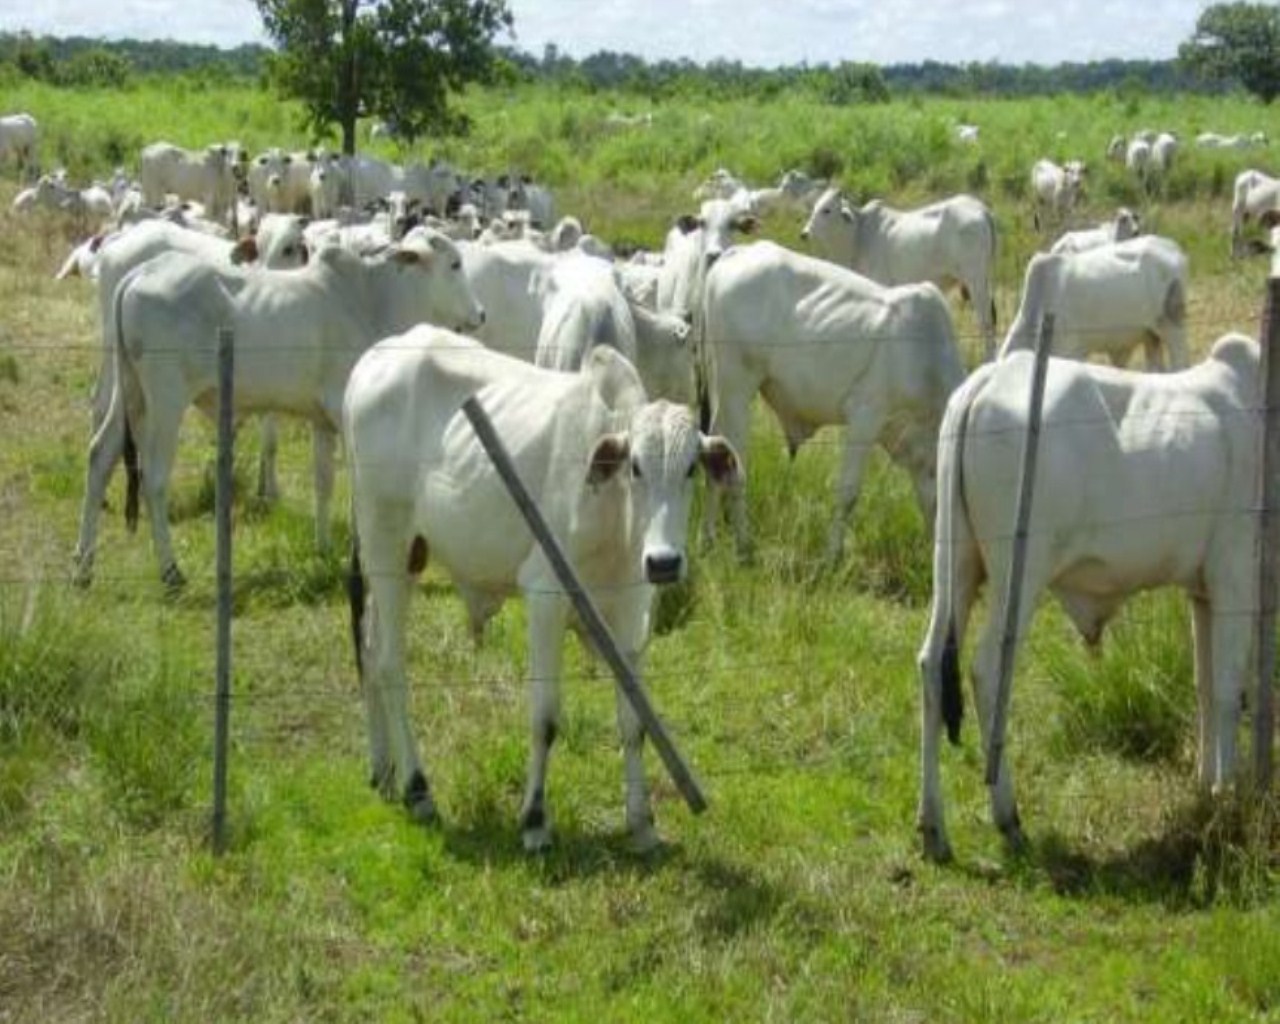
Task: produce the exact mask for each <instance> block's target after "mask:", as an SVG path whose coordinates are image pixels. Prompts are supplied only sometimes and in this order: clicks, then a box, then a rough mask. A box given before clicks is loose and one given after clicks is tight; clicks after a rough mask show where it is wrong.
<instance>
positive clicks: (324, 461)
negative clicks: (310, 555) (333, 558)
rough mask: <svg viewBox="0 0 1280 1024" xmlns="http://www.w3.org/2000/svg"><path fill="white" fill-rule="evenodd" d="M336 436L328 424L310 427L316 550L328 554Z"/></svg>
mask: <svg viewBox="0 0 1280 1024" xmlns="http://www.w3.org/2000/svg"><path fill="white" fill-rule="evenodd" d="M337 443H338V435H337V434H335V433H334V432H333V429H332V428H331V427H330V426H329V425H328V424H321V423H314V424H312V426H311V453H312V462H313V472H314V474H315V490H316V497H315V501H316V548H317V550H319V551H320V552H321V553H328V551H329V546H330V543H331V537H330V532H329V510H330V508H331V507H332V505H333V452H334V448H335V446H336V445H337Z"/></svg>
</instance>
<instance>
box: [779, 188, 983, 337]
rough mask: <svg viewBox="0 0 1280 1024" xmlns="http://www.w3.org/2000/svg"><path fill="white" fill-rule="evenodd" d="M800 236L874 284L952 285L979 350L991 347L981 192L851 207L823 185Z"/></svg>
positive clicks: (941, 286)
mask: <svg viewBox="0 0 1280 1024" xmlns="http://www.w3.org/2000/svg"><path fill="white" fill-rule="evenodd" d="M800 237H801V238H803V239H805V240H806V241H807V240H810V239H812V240H813V242H814V246H815V248H816V249H817V250H818V253H819V255H821V256H823V257H824V258H826V259H829V260H831V261H832V262H833V263H838V264H840V265H841V266H843V267H848V268H849V269H850V270H855V271H857V272H858V273H859V274H862V275H864V276H866V277H869V278H871V280H873V281H876V282H878V283H880V284H887V285H899V284H915V283H917V282H920V281H931V282H932V283H934V284H936V285H938V287H940V288H948V287H954V286H959V288H960V291H961V294H962V295H963V296H964V297H965V298H966V299H968V300H969V301H970V302H971V303H972V305H973V309H974V313H975V314H976V315H977V318H978V328H979V330H980V331H981V332H982V344H983V351H984V353H985V356H986V358H987V359H990V358H991V357H992V355H994V354H995V347H996V346H995V332H996V304H995V279H996V222H995V218H994V217H993V216H992V215H991V210H990V209H988V208H987V206H986V204H985V203H983V202H982V201H981V200H978V199H975V198H973V196H967V195H959V196H952V197H951V198H950V199H944V200H942V201H941V202H938V203H932V204H930V205H929V206H923V207H920V208H919V209H915V210H895V209H893V208H892V207H890V206H886V205H885V204H884V203H883V202H881V201H880V200H878V199H877V200H873V201H872V202H869V203H867V204H866V205H865V206H863V207H862V208H861V209H857V208H855V207H854V206H852V205H851V204H850V203H848V202H847V201H846V200H845V199H844V197H843V196H842V195H841V193H840V191H839V189H834V188H829V189H827V191H826V192H824V193H823V194H822V196H821V198H819V199H818V201H817V203H815V204H814V207H813V212H812V213H811V214H810V216H809V220H808V222H807V223H806V224H805V226H804V229H803V230H802V231H801V232H800Z"/></svg>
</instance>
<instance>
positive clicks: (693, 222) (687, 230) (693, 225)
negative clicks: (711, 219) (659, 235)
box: [676, 213, 702, 235]
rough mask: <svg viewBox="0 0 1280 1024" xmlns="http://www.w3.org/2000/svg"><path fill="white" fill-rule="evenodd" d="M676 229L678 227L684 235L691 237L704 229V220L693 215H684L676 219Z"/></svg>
mask: <svg viewBox="0 0 1280 1024" xmlns="http://www.w3.org/2000/svg"><path fill="white" fill-rule="evenodd" d="M676 227H678V228H679V229H680V230H681V231H682V232H683V233H684V234H686V235H690V234H692V233H693V232H695V231H697V230H698V228H700V227H702V218H701V217H695V216H694V215H693V214H691V213H683V214H681V215H680V216H679V217H677V218H676Z"/></svg>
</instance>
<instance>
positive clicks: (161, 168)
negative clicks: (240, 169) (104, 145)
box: [139, 142, 236, 223]
mask: <svg viewBox="0 0 1280 1024" xmlns="http://www.w3.org/2000/svg"><path fill="white" fill-rule="evenodd" d="M235 166H236V164H235V158H234V155H233V154H232V152H231V151H230V150H229V149H228V148H227V147H226V146H225V145H220V144H216V145H211V146H206V147H205V148H204V149H203V150H186V149H182V148H180V147H178V146H174V145H171V144H170V143H167V142H155V143H152V144H151V145H149V146H147V147H146V148H145V149H143V151H142V166H141V171H140V175H139V176H140V178H141V183H142V199H143V202H144V203H145V204H146V205H147V206H150V207H152V208H153V209H158V208H161V207H163V206H164V205H165V196H166V195H169V194H173V195H176V196H177V197H178V198H179V199H191V200H195V201H196V202H200V203H203V204H204V207H205V215H206V216H208V217H209V219H210V220H214V221H217V222H218V223H223V222H225V221H226V220H227V219H228V217H229V216H230V214H231V212H232V211H233V210H234V209H235V196H236V179H235Z"/></svg>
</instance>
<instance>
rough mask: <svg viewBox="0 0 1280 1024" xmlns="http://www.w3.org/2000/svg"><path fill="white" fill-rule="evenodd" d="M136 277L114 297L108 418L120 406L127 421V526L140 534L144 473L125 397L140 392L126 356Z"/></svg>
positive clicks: (124, 282)
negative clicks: (128, 297) (127, 306)
mask: <svg viewBox="0 0 1280 1024" xmlns="http://www.w3.org/2000/svg"><path fill="white" fill-rule="evenodd" d="M135 276H137V275H136V273H133V272H131V273H129V274H128V275H127V276H126V277H125V278H124V280H122V281H121V282H120V284H119V285H117V286H116V292H115V295H114V296H112V300H111V301H112V307H113V308H112V314H113V316H112V320H113V322H114V324H115V332H116V337H115V344H114V345H113V346H112V348H113V349H114V351H113V352H112V357H113V358H114V359H115V361H116V386H115V390H114V391H113V392H112V395H111V408H109V410H108V412H107V417H108V419H109V418H110V417H111V416H113V415H116V414H117V412H116V409H115V408H114V407H115V406H116V405H119V411H118V414H119V415H120V417H121V418H122V419H123V421H124V449H123V452H122V455H123V458H124V473H125V496H124V525H125V528H126V529H127V530H128V531H129V532H130V533H137V531H138V493H139V491H140V490H141V489H142V471H141V468H140V467H139V465H138V444H137V441H136V440H135V439H134V436H133V424H132V423H131V422H130V419H129V405H130V404H131V403H130V398H131V397H135V396H134V395H131V394H126V390H127V389H133V390H135V391H136V390H137V388H136V382H135V380H134V372H133V367H131V366H129V365H128V357H127V356H126V354H125V338H124V297H125V293H126V291H127V290H128V287H129V284H130V282H131V281H132V280H133V278H134V277H135Z"/></svg>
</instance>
